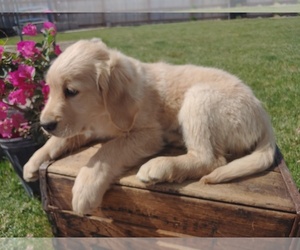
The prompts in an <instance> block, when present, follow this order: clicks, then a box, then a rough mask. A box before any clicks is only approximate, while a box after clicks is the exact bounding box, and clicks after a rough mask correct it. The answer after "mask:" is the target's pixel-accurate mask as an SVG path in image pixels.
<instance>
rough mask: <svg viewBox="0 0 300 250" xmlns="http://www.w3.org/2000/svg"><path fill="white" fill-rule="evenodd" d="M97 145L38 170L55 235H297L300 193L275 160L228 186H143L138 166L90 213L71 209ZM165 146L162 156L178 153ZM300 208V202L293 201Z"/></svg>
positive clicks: (278, 159) (191, 183)
mask: <svg viewBox="0 0 300 250" xmlns="http://www.w3.org/2000/svg"><path fill="white" fill-rule="evenodd" d="M99 148H101V145H100V144H97V145H94V146H91V147H89V148H85V149H82V150H80V151H78V152H76V153H74V154H72V155H68V156H65V157H63V158H61V159H59V160H57V161H55V162H53V163H51V164H50V166H49V167H48V168H47V171H46V168H45V166H44V167H43V168H42V169H41V173H42V174H41V175H43V176H42V178H41V180H42V182H43V183H42V187H43V189H42V196H43V200H45V202H44V209H45V210H46V211H47V213H48V215H49V216H50V218H51V219H52V221H53V224H54V225H55V227H56V229H57V232H56V235H57V236H66V237H70V236H74V237H77V236H116V237H125V236H138V237H143V236H147V237H188V236H202V237H214V236H217V237H232V236H234V237H287V236H295V235H297V234H299V215H298V214H299V204H298V203H299V193H297V192H296V191H295V190H296V189H295V184H294V183H293V180H292V179H291V177H290V175H288V174H287V173H288V169H287V167H286V165H285V163H284V161H283V159H282V157H281V155H278V157H276V160H275V162H274V164H273V166H272V167H271V168H270V169H269V170H268V171H265V172H263V173H260V174H256V175H254V176H251V177H247V178H243V179H238V180H235V181H233V182H230V183H225V184H218V185H203V184H200V183H199V182H198V181H197V180H190V181H186V182H183V183H181V184H175V183H163V184H157V185H152V186H146V185H145V184H143V183H142V182H140V181H139V180H138V179H137V178H136V176H135V175H136V172H137V171H138V167H134V168H132V169H131V170H130V171H128V172H127V173H125V174H124V175H123V176H122V177H121V178H120V179H118V180H116V181H115V183H114V184H113V185H112V187H111V189H110V190H109V191H108V192H107V193H106V194H105V196H104V200H103V203H102V205H101V207H100V208H98V209H97V210H95V211H94V212H93V213H92V216H79V215H77V214H75V213H73V212H72V211H71V210H72V208H71V200H72V193H71V190H72V186H73V184H74V180H75V178H76V176H77V174H78V171H79V169H80V168H81V167H82V166H84V165H85V164H86V162H87V161H88V160H89V159H90V157H92V156H93V155H94V154H95V153H96V152H97V150H98V149H99ZM182 153H184V150H182V149H174V148H168V149H166V150H165V151H163V152H162V153H160V155H179V154H182ZM296 203H297V204H296Z"/></svg>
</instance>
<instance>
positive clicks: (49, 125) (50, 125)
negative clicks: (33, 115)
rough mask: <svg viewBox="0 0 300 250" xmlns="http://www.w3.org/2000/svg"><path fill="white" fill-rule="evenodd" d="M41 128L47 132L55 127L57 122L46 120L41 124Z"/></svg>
mask: <svg viewBox="0 0 300 250" xmlns="http://www.w3.org/2000/svg"><path fill="white" fill-rule="evenodd" d="M41 126H42V128H43V129H45V130H46V131H47V132H51V131H53V130H55V129H56V127H57V122H47V123H42V124H41Z"/></svg>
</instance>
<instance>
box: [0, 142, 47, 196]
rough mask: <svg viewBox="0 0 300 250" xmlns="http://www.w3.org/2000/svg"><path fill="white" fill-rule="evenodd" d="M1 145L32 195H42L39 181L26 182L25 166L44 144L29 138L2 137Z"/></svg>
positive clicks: (25, 187)
mask: <svg viewBox="0 0 300 250" xmlns="http://www.w3.org/2000/svg"><path fill="white" fill-rule="evenodd" d="M0 146H1V149H2V150H3V152H4V154H5V156H6V157H7V158H8V160H9V161H10V163H11V165H12V167H13V169H14V170H15V172H16V173H17V175H18V177H19V178H20V181H21V183H22V185H23V187H24V189H25V191H26V193H27V194H28V195H29V196H30V197H34V196H40V186H39V181H35V182H26V181H25V180H24V179H23V166H24V165H25V164H26V162H27V161H28V160H29V158H30V157H31V156H32V155H33V153H34V152H35V151H36V150H37V149H39V148H40V147H41V146H42V145H40V144H37V143H36V142H34V141H33V140H32V139H29V138H13V139H0Z"/></svg>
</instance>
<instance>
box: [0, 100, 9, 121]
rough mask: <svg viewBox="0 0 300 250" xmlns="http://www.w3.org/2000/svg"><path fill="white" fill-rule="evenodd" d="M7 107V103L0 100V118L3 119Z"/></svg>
mask: <svg viewBox="0 0 300 250" xmlns="http://www.w3.org/2000/svg"><path fill="white" fill-rule="evenodd" d="M7 109H8V106H7V104H6V103H4V102H2V101H0V120H4V119H5V118H6V117H7Z"/></svg>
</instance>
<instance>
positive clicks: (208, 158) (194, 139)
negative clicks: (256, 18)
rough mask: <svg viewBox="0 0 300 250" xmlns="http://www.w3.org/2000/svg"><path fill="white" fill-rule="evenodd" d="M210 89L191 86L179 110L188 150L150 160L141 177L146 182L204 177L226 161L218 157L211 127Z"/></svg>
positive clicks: (143, 168)
mask: <svg viewBox="0 0 300 250" xmlns="http://www.w3.org/2000/svg"><path fill="white" fill-rule="evenodd" d="M207 91H209V92H211V90H209V89H205V88H204V89H202V88H201V86H200V87H197V86H196V88H195V87H193V88H191V89H190V90H189V91H188V92H187V94H186V96H185V100H184V102H183V105H182V107H181V110H180V112H179V123H180V125H181V128H182V132H183V137H184V141H185V145H186V147H187V153H186V154H184V155H180V156H175V157H157V158H154V159H151V160H150V161H148V162H146V163H145V164H144V165H143V166H142V167H141V168H140V170H139V172H138V174H137V177H138V178H139V179H140V180H141V181H143V182H145V183H150V184H152V183H157V182H164V181H168V182H182V181H184V180H186V179H200V178H201V177H202V176H203V175H206V174H208V173H210V172H211V171H212V170H213V169H215V168H217V167H219V166H222V165H225V164H226V159H225V158H224V157H216V152H214V147H213V145H212V141H211V134H210V133H211V131H210V124H209V119H210V109H209V108H210V107H211V105H210V102H211V98H210V97H209V95H210V94H214V93H207Z"/></svg>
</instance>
